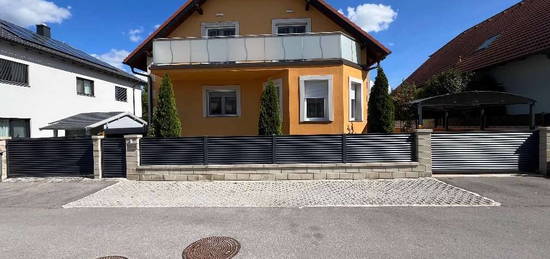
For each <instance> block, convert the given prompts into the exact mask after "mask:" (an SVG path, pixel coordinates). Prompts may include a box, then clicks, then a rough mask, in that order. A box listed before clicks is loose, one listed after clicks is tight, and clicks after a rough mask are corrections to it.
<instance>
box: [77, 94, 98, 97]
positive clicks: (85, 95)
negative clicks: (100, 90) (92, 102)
mask: <svg viewBox="0 0 550 259" xmlns="http://www.w3.org/2000/svg"><path fill="white" fill-rule="evenodd" d="M77 95H78V96H84V97H95V95H87V94H79V93H77Z"/></svg>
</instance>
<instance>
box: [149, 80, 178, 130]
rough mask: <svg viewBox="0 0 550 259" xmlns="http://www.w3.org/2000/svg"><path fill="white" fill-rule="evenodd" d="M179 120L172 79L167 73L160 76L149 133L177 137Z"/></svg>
mask: <svg viewBox="0 0 550 259" xmlns="http://www.w3.org/2000/svg"><path fill="white" fill-rule="evenodd" d="M180 133H181V122H180V119H179V116H178V111H177V109H176V98H175V97H174V89H173V86H172V81H171V80H170V77H169V76H168V74H165V75H164V76H163V77H162V82H161V84H160V90H159V94H158V101H157V104H156V106H155V109H154V111H153V120H152V123H151V125H150V126H149V135H150V136H152V137H159V138H170V137H179V136H180Z"/></svg>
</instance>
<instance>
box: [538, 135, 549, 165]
mask: <svg viewBox="0 0 550 259" xmlns="http://www.w3.org/2000/svg"><path fill="white" fill-rule="evenodd" d="M539 137H540V143H539V145H540V150H539V172H540V174H542V175H544V176H550V127H543V128H539Z"/></svg>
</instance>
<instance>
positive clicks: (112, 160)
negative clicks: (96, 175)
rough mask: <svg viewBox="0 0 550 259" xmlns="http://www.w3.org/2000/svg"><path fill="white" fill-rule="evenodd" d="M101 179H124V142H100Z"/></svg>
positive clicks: (120, 140)
mask: <svg viewBox="0 0 550 259" xmlns="http://www.w3.org/2000/svg"><path fill="white" fill-rule="evenodd" d="M101 152H102V155H101V160H102V161H101V162H102V170H103V177H105V178H113V177H126V141H125V139H123V138H105V139H103V140H102V141H101Z"/></svg>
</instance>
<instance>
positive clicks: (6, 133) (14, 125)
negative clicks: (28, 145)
mask: <svg viewBox="0 0 550 259" xmlns="http://www.w3.org/2000/svg"><path fill="white" fill-rule="evenodd" d="M30 135H31V131H30V120H29V119H6V118H0V137H12V138H29V137H30Z"/></svg>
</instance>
